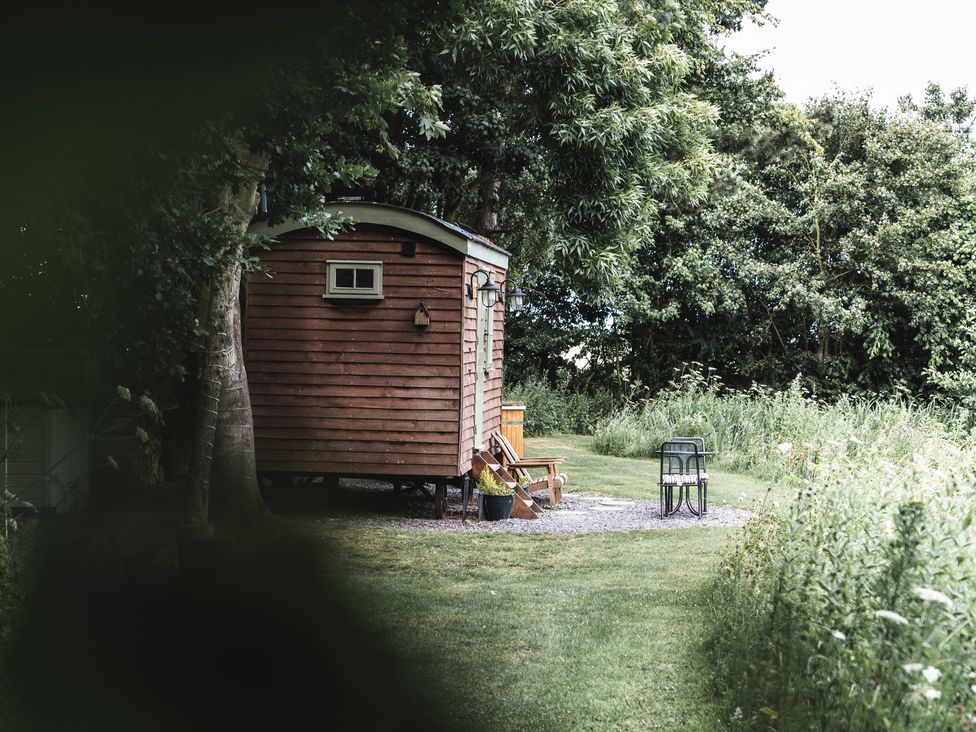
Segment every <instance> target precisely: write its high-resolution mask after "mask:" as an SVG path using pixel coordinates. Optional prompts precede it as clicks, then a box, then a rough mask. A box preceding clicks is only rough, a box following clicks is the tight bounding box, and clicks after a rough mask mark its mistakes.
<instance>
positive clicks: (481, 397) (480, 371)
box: [474, 297, 492, 450]
mask: <svg viewBox="0 0 976 732" xmlns="http://www.w3.org/2000/svg"><path fill="white" fill-rule="evenodd" d="M476 301H477V303H478V340H477V346H476V347H475V359H474V360H475V367H474V371H475V373H474V447H475V449H476V450H481V449H483V448H484V428H485V427H484V426H485V376H486V375H487V373H488V371H489V369H490V368H491V326H492V322H491V314H492V313H491V308H486V307H485V306H484V303H482V302H481V298H480V297H478V298H476Z"/></svg>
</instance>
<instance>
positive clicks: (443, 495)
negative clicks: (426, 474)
mask: <svg viewBox="0 0 976 732" xmlns="http://www.w3.org/2000/svg"><path fill="white" fill-rule="evenodd" d="M445 513H447V478H439V479H438V480H437V488H436V490H435V491H434V518H437V519H442V518H444V514H445Z"/></svg>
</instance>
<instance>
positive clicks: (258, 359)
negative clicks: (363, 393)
mask: <svg viewBox="0 0 976 732" xmlns="http://www.w3.org/2000/svg"><path fill="white" fill-rule="evenodd" d="M416 362H417V357H416V356H412V357H410V358H409V360H404V361H403V362H402V363H395V364H390V363H375V362H372V361H369V362H367V363H348V362H321V361H314V360H311V359H307V358H301V359H295V360H287V359H278V358H277V357H276V354H275V353H274V352H273V351H270V352H269V351H256V352H253V351H249V352H248V362H247V363H248V377H250V376H251V375H252V374H253V375H258V374H260V375H261V376H262V378H266V377H267V378H270V377H271V376H274V375H277V374H315V375H316V376H319V377H328V378H326V379H325V380H326V381H328V382H329V383H332V384H342V383H346V382H345V381H344V380H343V379H344V378H346V377H349V378H354V379H359V380H362V381H361V383H367V384H373V383H377V384H384V383H387V381H389V380H390V379H391V377H399V378H400V379H405V380H407V381H405V382H404V383H409V381H410V380H412V379H426V378H427V377H428V376H435V377H450V378H451V379H452V380H453V381H452V383H453V385H454V386H456V385H457V379H458V377H459V376H460V370H461V369H460V367H459V366H457V365H441V364H430V363H425V364H424V366H423V374H418V373H417V372H416V371H412V370H407V369H404V365H405V364H408V363H416ZM340 377H341V378H340ZM353 383H354V382H353ZM389 383H398V382H397V381H396V380H395V379H393V380H392V381H389Z"/></svg>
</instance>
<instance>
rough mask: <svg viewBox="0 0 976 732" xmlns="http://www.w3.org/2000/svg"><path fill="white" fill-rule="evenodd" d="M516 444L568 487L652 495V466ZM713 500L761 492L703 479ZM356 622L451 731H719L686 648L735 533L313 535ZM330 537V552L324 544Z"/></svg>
mask: <svg viewBox="0 0 976 732" xmlns="http://www.w3.org/2000/svg"><path fill="white" fill-rule="evenodd" d="M588 446H589V440H588V438H584V437H577V436H562V437H559V438H555V439H549V440H530V441H529V444H528V447H527V452H528V453H529V454H533V453H534V454H542V453H546V454H552V453H554V452H559V453H562V454H565V455H567V457H568V460H567V466H566V467H567V469H568V472H570V474H571V480H572V484H571V485H572V489H573V490H577V491H590V492H600V493H605V494H607V495H613V496H622V497H644V498H647V497H652V496H656V495H657V488H656V483H655V480H656V476H655V472H656V463H653V462H650V461H644V460H633V459H621V458H609V457H604V456H597V455H594V454H592V452H590V451H589V447H588ZM712 486H713V490H712V491H711V493H712V498H713V501H718V502H721V501H722V500H726V501H728V502H730V503H733V504H736V505H737V504H739V502H740V494H743V493H744V494H746V497H745V499H742V500H743V502H750V501H751V500H752V498H754V497H761V495H762V494H763V492H764V488H763V487H762V486H759V485H757V484H756V482H755V481H753V480H751V479H746V478H743V477H741V476H735V475H731V474H724V473H715V472H714V471H713V478H712ZM320 526H321V531H322V533H323V536H325V537H327V538H329V539H330V540H332V541H330V547H331V548H332V551H334V552H335V554H336V557H334V558H335V559H337V560H338V561H337V562H335V563H334V565H333V566H335V567H336V568H337V569H336V571H337V572H338V574H339V577H337V579H338V580H339V581H340V582H342V583H343V584H344V585H345V586H346V587H347V588H348V589H347V592H348V595H347V596H348V598H349V601H350V603H351V607H352V609H354V610H355V611H356V613H357V615H358V616H359V617H361V618H363V619H364V620H365V622H367V623H368V625H369V627H370V629H371V630H372V631H373V632H375V633H377V634H382V636H383V637H386V638H388V639H389V641H390V646H391V649H392V650H393V651H394V652H395V653H396V654H397V655H398V656H399V658H400V659H402V663H403V664H404V668H403V669H401V670H402V671H406V672H407V673H408V675H410V676H413V677H415V678H426V679H429V684H427V685H426V687H425V688H426V691H422V692H420V693H424V694H429V697H430V698H429V699H428V700H427V703H428V704H430V705H434V706H432V707H431V708H434V709H437V710H439V712H438V716H439V717H440V718H442V719H443V720H444V721H445V722H446V723H447V725H448V726H449V727H452V728H457V729H491V730H525V729H533V730H535V729H538V730H566V729H579V730H617V729H620V730H627V729H662V730H664V729H666V730H679V729H681V730H714V729H718V728H721V726H722V725H721V722H720V720H719V719H718V716H717V711H716V708H715V706H714V705H713V703H712V700H711V698H710V695H709V692H708V684H707V670H706V668H705V666H704V662H703V659H702V656H701V653H700V645H701V638H702V635H703V632H702V631H703V629H704V628H705V627H707V624H708V622H709V619H708V617H707V614H706V612H705V610H704V607H703V605H702V593H703V590H704V589H705V587H706V586H707V584H708V583H709V582H710V580H711V578H712V577H713V576H714V574H715V572H716V571H718V565H719V562H720V558H721V552H722V549H723V546H724V544H725V542H726V540H727V539H728V537H729V535H730V532H731V531H735V530H736V529H708V530H705V529H686V530H659V531H635V532H628V533H607V534H580V535H558V536H554V535H544V534H543V535H539V534H536V535H522V534H473V533H463V532H458V533H437V534H430V533H420V532H403V531H385V530H367V529H363V528H358V527H356V526H355V525H353V524H351V523H348V522H345V521H325V522H322V523H321V524H320ZM333 542H334V543H333Z"/></svg>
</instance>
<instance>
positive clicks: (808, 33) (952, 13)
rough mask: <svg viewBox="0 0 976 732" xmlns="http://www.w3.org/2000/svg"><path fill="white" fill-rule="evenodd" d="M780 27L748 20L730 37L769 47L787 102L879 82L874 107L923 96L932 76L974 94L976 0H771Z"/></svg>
mask: <svg viewBox="0 0 976 732" xmlns="http://www.w3.org/2000/svg"><path fill="white" fill-rule="evenodd" d="M767 9H768V10H769V12H770V13H771V14H772V15H773V16H775V17H777V18H778V19H779V24H778V26H773V25H771V24H767V25H765V26H763V27H757V26H755V25H752V24H749V25H747V26H746V27H745V28H743V30H742V32H741V33H737V34H735V35H733V36H732V37H730V38H729V40H728V41H727V47H728V48H730V49H732V50H735V51H739V52H740V53H752V52H755V51H760V50H763V49H768V50H769V51H770V53H769V55H768V56H766V58H764V59H763V60H762V61H761V64H762V66H763V68H765V69H771V70H773V71H774V73H775V76H776V80H777V81H778V82H779V85H780V87H781V88H782V89H783V91H784V92H785V93H786V98H787V100H788V101H791V102H797V103H801V102H804V101H806V99H808V98H809V97H811V96H819V95H822V94H825V93H829V92H830V91H831V90H833V89H834V88H835V84H836V87H839V88H841V89H844V90H866V89H868V88H873V90H874V101H875V105H876V106H889V107H890V106H894V104H895V101H896V100H897V99H898V97H899V96H902V95H904V94H911V95H912V96H914V97H915V98H916V99H920V98H921V97H922V94H923V92H924V89H925V84H926V82H928V81H929V80H932V81H937V82H939V83H941V84H942V86H943V88H944V89H947V90H948V89H952V88H955V87H957V86H966V87H968V88H969V90H970V92H976V50H974V49H976V44H974V43H973V33H974V31H976V2H973V1H972V0H928V1H927V2H922V3H920V2H907V1H906V0H769V4H768V5H767Z"/></svg>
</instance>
